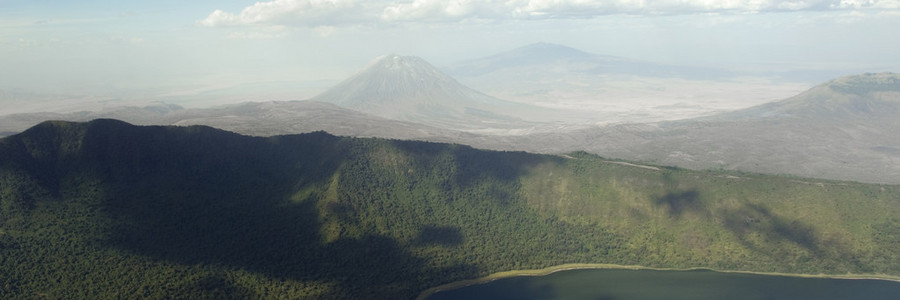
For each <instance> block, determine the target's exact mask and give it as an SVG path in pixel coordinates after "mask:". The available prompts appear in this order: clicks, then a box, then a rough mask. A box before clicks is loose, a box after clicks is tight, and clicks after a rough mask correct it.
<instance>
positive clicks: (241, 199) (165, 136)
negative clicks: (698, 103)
mask: <svg viewBox="0 0 900 300" xmlns="http://www.w3.org/2000/svg"><path fill="white" fill-rule="evenodd" d="M898 215H900V187H897V186H886V185H869V184H859V183H850V182H833V181H821V180H810V179H801V178H789V177H778V176H770V175H758V174H743V173H733V172H725V171H690V170H684V169H677V168H656V167H647V166H636V165H631V164H627V163H621V162H613V161H609V160H606V159H603V158H600V157H597V156H593V155H589V154H585V153H573V154H570V156H567V157H558V156H548V155H534V154H527V153H521V152H491V151H482V150H476V149H472V148H470V147H466V146H459V145H448V144H436V143H426V142H411V141H391V140H383V139H358V138H342V137H334V136H331V135H328V134H325V133H310V134H303V135H293V136H279V137H272V138H258V137H246V136H240V135H237V134H233V133H228V132H224V131H220V130H216V129H212V128H208V127H137V126H131V125H128V124H126V123H122V122H118V121H113V120H96V121H92V122H89V123H66V122H46V123H42V124H40V125H38V126H36V127H34V128H32V129H29V130H28V131H26V132H23V133H22V134H19V135H15V136H11V137H8V138H5V139H3V140H0V298H4V299H9V298H29V299H31V298H157V299H158V298H164V299H170V298H172V299H179V298H183V299H222V298H289V299H292V298H314V299H320V298H357V299H359V298H367V299H371V298H389V299H404V298H406V299H411V298H414V297H415V296H416V295H417V294H418V293H420V292H421V291H423V290H425V289H427V288H429V287H434V286H438V285H441V284H445V283H448V282H453V281H458V280H462V279H469V278H477V277H482V276H486V275H488V274H491V273H496V272H500V271H508V270H517V269H540V268H544V267H548V266H553V265H560V264H565V263H610V264H622V265H643V266H652V267H670V268H687V267H705V268H714V269H723V270H743V271H759V272H783V273H809V274H816V273H827V274H847V273H854V274H887V275H900V253H898V252H900V251H897V250H896V246H897V245H898V244H900V218H898V217H896V216H898Z"/></svg>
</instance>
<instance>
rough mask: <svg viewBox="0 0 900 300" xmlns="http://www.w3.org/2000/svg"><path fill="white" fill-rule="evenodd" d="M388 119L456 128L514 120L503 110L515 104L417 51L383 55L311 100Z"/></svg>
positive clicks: (468, 127)
mask: <svg viewBox="0 0 900 300" xmlns="http://www.w3.org/2000/svg"><path fill="white" fill-rule="evenodd" d="M310 100H313V101H322V102H330V103H334V104H337V105H340V106H343V107H346V108H350V109H354V110H358V111H362V112H365V113H369V114H372V115H376V116H380V117H385V118H389V119H396V120H404V121H413V122H419V123H424V124H429V125H438V126H441V127H445V128H453V129H463V130H466V129H474V128H479V127H480V126H478V124H479V123H491V124H492V126H495V125H496V122H500V121H514V120H515V118H512V117H508V116H505V115H502V114H501V113H502V112H505V111H507V110H508V109H510V108H511V106H512V105H514V104H512V103H509V102H506V101H503V100H500V99H497V98H494V97H491V96H488V95H485V94H483V93H481V92H478V91H476V90H473V89H471V88H468V87H466V86H464V85H462V84H460V83H459V82H458V81H456V80H455V79H453V78H452V77H450V76H448V75H447V74H444V73H443V72H441V71H440V70H438V69H437V68H435V67H434V66H432V65H431V64H429V63H428V62H426V61H425V60H424V59H422V58H419V57H415V56H400V55H393V54H392V55H385V56H381V57H378V58H377V59H375V61H373V62H371V63H369V65H368V66H366V67H365V68H364V69H363V70H362V71H360V72H359V73H357V74H355V75H353V76H351V77H350V78H348V79H347V80H344V81H343V82H341V83H340V84H338V85H336V86H334V87H332V88H331V89H329V90H328V91H325V92H324V93H322V94H320V95H318V96H316V97H314V98H312V99H310Z"/></svg>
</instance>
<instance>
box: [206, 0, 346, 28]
mask: <svg viewBox="0 0 900 300" xmlns="http://www.w3.org/2000/svg"><path fill="white" fill-rule="evenodd" d="M359 7H360V5H359V4H358V3H357V2H356V1H355V0H274V1H269V2H257V3H255V4H253V5H251V6H248V7H246V8H244V9H243V10H241V12H240V13H239V14H237V15H235V14H232V13H228V12H224V11H222V10H215V11H213V12H212V13H210V14H209V16H207V17H206V19H203V20H201V21H200V22H198V23H199V24H200V25H203V26H209V27H218V26H230V25H258V24H261V25H267V24H290V25H295V26H313V27H314V26H321V25H332V24H334V23H341V22H342V21H353V20H357V19H359Z"/></svg>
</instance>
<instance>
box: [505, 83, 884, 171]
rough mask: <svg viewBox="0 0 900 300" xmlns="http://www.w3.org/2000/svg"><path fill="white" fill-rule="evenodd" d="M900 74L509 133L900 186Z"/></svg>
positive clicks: (623, 152) (552, 144) (528, 140)
mask: <svg viewBox="0 0 900 300" xmlns="http://www.w3.org/2000/svg"><path fill="white" fill-rule="evenodd" d="M898 116H900V75H898V74H893V73H881V74H864V75H858V76H848V77H843V78H839V79H836V80H833V81H830V82H827V83H824V84H822V85H819V86H817V87H814V88H812V89H810V90H809V91H807V92H804V93H802V94H800V95H797V96H795V97H791V98H788V99H785V100H782V101H778V102H773V103H768V104H764V105H760V106H756V107H752V108H748V109H744V110H738V111H734V112H728V113H723V114H719V115H714V116H710V117H704V118H697V119H689V120H681V121H673V122H661V123H652V124H625V125H616V126H608V127H600V128H593V129H585V130H580V131H576V132H571V133H567V134H557V135H550V134H536V135H531V136H527V137H515V138H511V139H510V140H509V141H507V142H506V143H507V144H508V145H531V146H525V147H526V148H527V149H528V150H531V151H539V152H566V151H573V150H587V151H590V152H592V153H597V154H600V155H603V156H609V157H618V158H624V159H634V160H641V161H647V162H653V163H657V164H667V165H676V166H681V167H687V168H692V169H707V168H725V169H737V170H744V171H753V172H763V173H774V174H792V175H799V176H811V177H819V178H830V179H842V180H856V181H864V182H875V183H889V184H900V164H898V163H897V162H898V161H900V131H898V130H897V128H900V118H898Z"/></svg>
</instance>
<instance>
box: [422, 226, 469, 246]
mask: <svg viewBox="0 0 900 300" xmlns="http://www.w3.org/2000/svg"><path fill="white" fill-rule="evenodd" d="M462 243H463V235H462V232H460V230H459V227H447V226H426V227H425V228H422V230H421V231H419V235H418V236H416V239H415V240H414V241H413V244H415V245H417V246H445V247H450V246H457V245H460V244H462Z"/></svg>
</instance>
